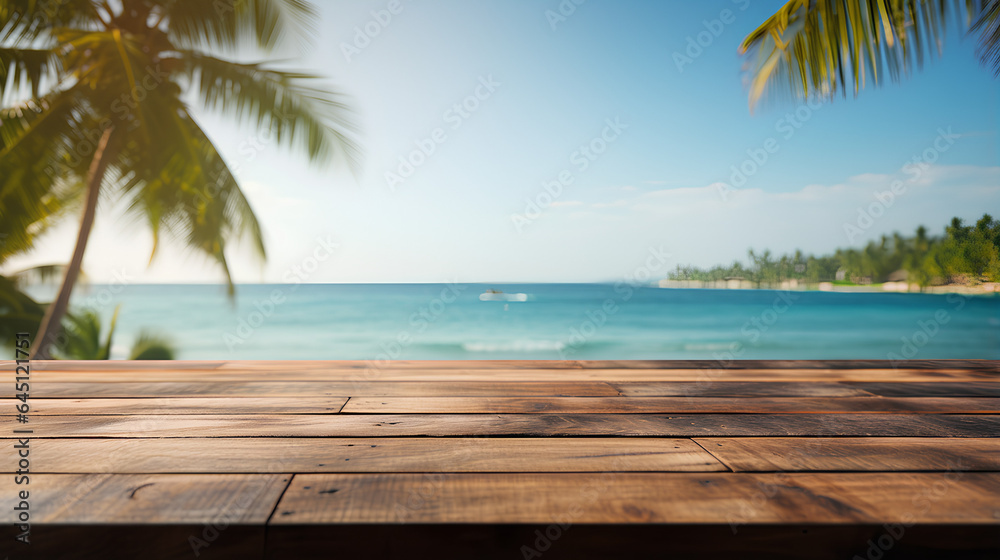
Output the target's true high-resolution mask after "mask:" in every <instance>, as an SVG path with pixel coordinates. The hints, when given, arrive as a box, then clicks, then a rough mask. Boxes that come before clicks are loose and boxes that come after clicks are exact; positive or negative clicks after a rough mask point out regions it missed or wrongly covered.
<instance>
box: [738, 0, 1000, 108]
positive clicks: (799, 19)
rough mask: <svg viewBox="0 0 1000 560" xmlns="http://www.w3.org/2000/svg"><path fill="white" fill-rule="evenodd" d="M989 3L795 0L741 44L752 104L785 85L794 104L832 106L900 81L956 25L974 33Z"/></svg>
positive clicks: (934, 50)
mask: <svg viewBox="0 0 1000 560" xmlns="http://www.w3.org/2000/svg"><path fill="white" fill-rule="evenodd" d="M985 1H987V0H965V1H964V2H951V1H949V0H791V1H789V2H788V3H786V4H785V5H784V6H782V7H781V9H780V10H778V12H777V13H776V14H774V15H773V16H771V17H770V18H768V19H767V21H765V22H764V23H763V24H762V25H761V26H760V27H758V28H757V29H756V30H754V31H753V32H752V33H750V34H749V35H748V36H747V37H746V38H745V39H744V40H743V43H742V45H741V46H740V53H741V54H743V55H744V57H745V69H746V70H747V73H748V78H749V87H750V106H751V108H753V107H755V106H756V105H757V104H758V103H759V102H760V101H761V100H762V99H763V98H764V95H765V93H772V92H774V91H773V90H774V88H775V87H780V86H783V87H784V89H785V93H787V94H790V95H791V96H792V97H794V98H800V99H818V100H828V99H831V98H833V97H835V96H837V95H838V94H840V95H843V96H845V97H846V96H847V94H848V93H849V92H850V93H853V94H854V95H857V94H858V92H859V91H860V90H861V88H862V87H864V86H866V85H869V84H870V85H873V86H878V85H880V84H882V83H884V82H886V81H898V80H900V79H901V78H903V77H904V76H906V75H908V74H909V73H910V72H911V71H912V70H913V69H914V68H915V67H919V66H921V65H922V64H923V63H924V61H925V60H926V59H929V58H931V57H934V56H935V55H937V54H938V53H939V51H940V49H941V46H942V44H943V40H944V36H945V34H946V31H947V28H948V26H949V25H950V24H951V23H952V21H953V20H956V21H955V22H954V23H956V24H957V25H959V26H962V27H965V28H967V27H968V26H969V25H970V24H971V23H972V20H973V18H974V16H975V15H976V14H978V13H979V12H980V10H981V9H982V7H983V4H984V2H985ZM953 4H954V9H952V7H953ZM777 93H781V92H777Z"/></svg>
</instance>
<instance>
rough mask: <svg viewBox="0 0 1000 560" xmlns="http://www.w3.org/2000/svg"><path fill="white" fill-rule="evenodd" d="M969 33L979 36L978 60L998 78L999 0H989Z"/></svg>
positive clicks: (999, 69)
mask: <svg viewBox="0 0 1000 560" xmlns="http://www.w3.org/2000/svg"><path fill="white" fill-rule="evenodd" d="M971 31H972V32H974V33H978V34H979V47H978V49H977V51H976V54H978V55H979V59H980V60H981V61H982V62H983V64H984V65H986V66H992V67H993V71H994V72H995V73H996V74H997V76H1000V0H989V2H988V3H987V6H986V8H984V9H983V11H982V13H981V14H980V15H979V18H978V19H977V20H976V21H975V22H973V24H972V29H971Z"/></svg>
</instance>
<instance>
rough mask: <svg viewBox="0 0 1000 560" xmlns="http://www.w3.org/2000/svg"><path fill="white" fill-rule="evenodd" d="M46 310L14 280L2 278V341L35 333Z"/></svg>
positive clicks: (0, 281)
mask: <svg viewBox="0 0 1000 560" xmlns="http://www.w3.org/2000/svg"><path fill="white" fill-rule="evenodd" d="M44 315H45V308H44V307H43V306H42V305H41V304H40V303H38V302H36V301H35V300H34V299H32V298H31V296H29V295H27V294H25V293H24V292H23V291H21V289H20V287H19V286H18V285H17V283H16V282H14V281H13V280H12V279H10V278H8V277H5V276H0V341H3V342H4V343H6V342H8V341H10V340H13V339H14V337H15V336H16V335H17V333H19V332H31V333H33V332H35V331H36V330H37V329H38V325H39V324H40V323H41V322H42V317H43V316H44Z"/></svg>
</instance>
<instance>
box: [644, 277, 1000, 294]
mask: <svg viewBox="0 0 1000 560" xmlns="http://www.w3.org/2000/svg"><path fill="white" fill-rule="evenodd" d="M659 287H660V288H665V289H684V290H782V291H795V292H836V293H862V294H864V293H868V294H963V295H991V294H997V293H1000V283H998V282H991V283H984V284H980V285H978V286H965V285H961V284H948V285H944V286H927V287H925V288H923V289H921V288H920V286H918V285H917V284H907V283H906V282H884V283H882V284H869V285H863V284H861V285H845V284H835V283H833V282H818V283H804V282H798V281H796V280H787V281H784V282H780V283H778V284H764V283H762V284H760V285H757V284H755V283H754V282H750V281H748V280H716V281H702V280H660V282H659Z"/></svg>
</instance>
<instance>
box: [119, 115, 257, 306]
mask: <svg viewBox="0 0 1000 560" xmlns="http://www.w3.org/2000/svg"><path fill="white" fill-rule="evenodd" d="M170 114H172V115H173V119H172V120H173V122H172V123H171V124H170V127H169V128H168V127H164V128H162V129H161V130H162V131H163V133H164V134H166V135H168V136H171V137H177V138H179V140H178V141H176V142H172V144H171V149H170V150H169V151H168V152H167V153H170V154H171V156H172V157H170V158H169V159H168V160H167V161H165V162H164V164H163V165H162V166H161V167H159V168H156V169H149V171H150V173H148V174H144V173H142V172H140V171H137V170H136V169H135V167H134V166H132V165H131V164H129V163H128V162H125V163H123V164H120V165H121V166H122V167H123V168H124V169H130V170H131V171H130V172H129V173H128V174H126V175H124V176H123V179H124V180H123V181H122V183H121V189H122V191H123V192H124V193H125V195H126V196H127V197H128V200H129V206H128V211H129V212H130V213H132V214H134V215H137V216H142V217H143V219H144V220H145V221H146V223H147V225H148V226H149V228H150V230H151V231H152V232H153V236H154V255H153V256H155V250H156V249H155V248H156V247H157V246H158V245H159V239H160V236H161V231H162V232H166V233H168V234H170V235H171V236H173V237H176V238H179V239H182V240H183V242H184V243H185V244H186V245H187V246H188V247H190V248H191V249H194V250H196V251H198V252H201V253H204V254H206V255H208V256H209V257H211V258H212V259H213V260H215V261H216V262H217V263H218V264H219V266H220V268H222V271H223V273H224V274H225V276H226V280H227V282H228V284H229V288H230V293H232V291H233V283H232V278H231V277H230V273H229V264H228V261H227V258H226V251H225V249H226V245H227V243H228V242H230V241H236V240H239V239H242V238H247V239H249V241H250V242H251V243H252V244H253V247H254V249H255V250H256V252H257V254H258V255H259V256H260V257H261V258H265V257H266V251H265V248H264V239H263V233H262V231H261V227H260V224H259V222H258V221H257V217H256V215H255V214H254V212H253V209H252V208H251V206H250V203H249V201H248V200H247V199H246V196H245V195H244V193H243V192H242V190H241V189H240V186H239V184H238V182H237V181H236V178H235V177H234V176H233V173H232V171H231V170H230V169H229V167H228V166H227V165H226V163H225V161H224V160H223V158H222V156H221V155H220V154H219V153H218V151H217V150H216V148H215V146H214V145H213V144H212V142H211V140H210V139H209V138H208V136H207V135H206V134H205V133H204V131H203V130H202V129H201V128H200V127H199V126H198V124H197V123H196V122H195V121H194V119H193V118H192V117H191V115H190V114H188V113H186V112H185V111H183V110H179V111H176V112H171V113H170ZM123 153H124V154H126V155H127V153H128V151H127V150H126V151H124V152H123Z"/></svg>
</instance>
